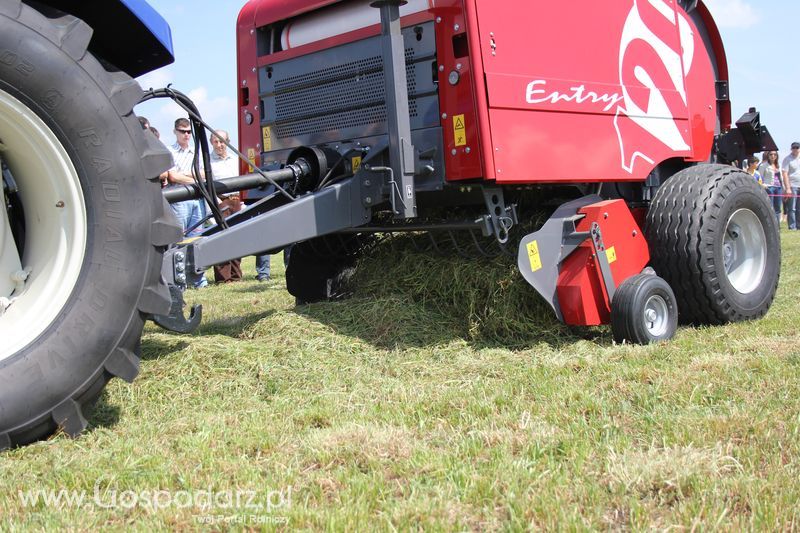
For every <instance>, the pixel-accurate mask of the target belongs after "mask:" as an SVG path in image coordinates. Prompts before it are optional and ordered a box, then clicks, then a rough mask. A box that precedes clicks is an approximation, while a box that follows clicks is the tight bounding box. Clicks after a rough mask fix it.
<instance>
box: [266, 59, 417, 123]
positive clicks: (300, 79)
mask: <svg viewBox="0 0 800 533" xmlns="http://www.w3.org/2000/svg"><path fill="white" fill-rule="evenodd" d="M405 60H406V78H407V80H408V94H409V111H410V114H411V116H412V117H416V116H417V107H418V106H417V105H416V102H415V98H414V96H415V94H416V91H417V80H416V76H415V70H414V50H413V49H411V48H407V49H406V51H405ZM275 93H276V94H275V96H274V98H275V109H276V119H277V120H276V124H275V128H276V131H275V133H276V136H277V137H278V138H285V137H296V136H300V135H306V134H310V133H320V132H325V131H332V130H337V129H342V128H349V127H357V126H364V125H370V124H376V123H384V122H386V103H385V101H386V88H385V86H384V73H383V59H382V57H381V56H374V57H369V58H365V59H360V60H356V61H351V62H347V63H343V64H340V65H335V66H332V67H327V68H324V69H319V70H315V71H313V72H308V73H306V74H301V75H295V76H291V77H287V78H283V79H277V80H275Z"/></svg>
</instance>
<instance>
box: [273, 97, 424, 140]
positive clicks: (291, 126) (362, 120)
mask: <svg viewBox="0 0 800 533" xmlns="http://www.w3.org/2000/svg"><path fill="white" fill-rule="evenodd" d="M408 108H409V112H410V114H411V116H417V103H416V102H415V101H413V100H412V101H411V102H409V105H408ZM384 122H386V104H381V105H377V106H372V107H361V108H358V109H351V110H347V111H341V112H338V113H332V114H328V115H321V116H316V117H309V118H307V119H304V120H299V121H293V122H283V123H279V124H278V125H277V126H276V131H275V133H276V135H277V137H279V138H286V137H296V136H299V135H306V134H309V133H320V132H323V131H331V130H337V129H343V128H350V127H354V126H364V125H367V124H382V123H384Z"/></svg>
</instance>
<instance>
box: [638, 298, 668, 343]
mask: <svg viewBox="0 0 800 533" xmlns="http://www.w3.org/2000/svg"><path fill="white" fill-rule="evenodd" d="M642 317H643V319H644V324H645V327H646V328H647V331H648V333H650V335H652V336H653V337H661V336H663V335H664V334H665V333H666V332H667V328H668V327H669V306H668V305H667V301H666V300H664V298H663V297H662V296H659V295H657V294H656V295H653V296H651V297H650V298H648V299H647V301H646V302H645V304H644V310H643V311H642Z"/></svg>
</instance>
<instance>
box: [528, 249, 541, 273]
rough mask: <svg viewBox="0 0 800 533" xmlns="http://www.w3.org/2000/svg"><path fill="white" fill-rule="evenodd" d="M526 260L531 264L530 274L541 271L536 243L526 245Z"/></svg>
mask: <svg viewBox="0 0 800 533" xmlns="http://www.w3.org/2000/svg"><path fill="white" fill-rule="evenodd" d="M528 259H529V260H530V262H531V272H536V271H537V270H541V269H542V258H541V257H539V242H538V241H531V242H529V243H528Z"/></svg>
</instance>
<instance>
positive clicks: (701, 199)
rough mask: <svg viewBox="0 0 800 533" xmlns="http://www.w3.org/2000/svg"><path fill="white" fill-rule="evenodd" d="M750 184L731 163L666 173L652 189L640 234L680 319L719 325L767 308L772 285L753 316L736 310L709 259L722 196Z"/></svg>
mask: <svg viewBox="0 0 800 533" xmlns="http://www.w3.org/2000/svg"><path fill="white" fill-rule="evenodd" d="M754 185H755V184H754V182H753V180H752V178H751V177H750V176H748V175H746V174H744V173H743V172H741V171H739V170H738V169H736V168H735V167H731V166H725V165H696V166H692V167H689V168H686V169H684V170H682V171H680V172H678V173H677V174H675V175H674V176H672V177H671V178H669V179H668V180H667V182H666V183H665V184H664V185H662V186H661V188H659V190H658V191H657V192H656V195H655V197H654V198H653V201H652V203H651V205H650V209H649V211H648V214H647V221H646V224H645V234H646V237H647V242H648V243H650V245H651V246H650V248H651V250H650V254H651V264H652V265H653V268H654V269H655V270H656V272H657V273H658V275H659V276H661V277H663V278H664V279H665V280H667V282H668V283H669V284H670V286H671V287H672V290H673V291H674V293H675V297H676V299H677V302H678V308H679V312H680V317H681V321H682V322H684V323H694V324H711V325H719V324H724V323H727V322H733V321H738V320H744V319H751V318H759V317H761V316H763V315H764V314H765V313H766V311H767V310H768V309H769V306H770V304H771V303H772V299H773V298H774V292H775V291H774V290H773V291H772V296H771V297H770V298H769V301H768V302H766V305H763V306H762V307H761V308H760V309H759V310H758V311H757V312H756V313H755V315H747V316H744V315H742V314H740V313H739V312H737V311H736V310H735V309H734V308H733V307H732V306H731V304H730V302H729V301H728V300H727V299H726V297H725V294H724V292H723V291H722V289H721V287H720V279H719V274H718V273H719V272H721V266H718V265H716V264H715V259H714V257H715V256H714V243H715V240H716V238H717V231H718V229H717V228H718V227H719V224H715V223H714V222H716V221H717V220H718V218H719V216H720V212H721V210H722V209H723V203H724V200H725V198H727V197H728V196H729V194H730V193H731V192H732V191H733V190H734V189H735V188H737V187H753V186H754ZM765 230H766V231H769V228H765ZM776 286H777V281H776Z"/></svg>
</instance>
